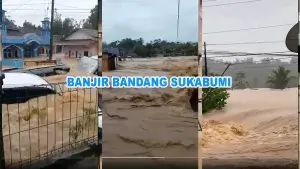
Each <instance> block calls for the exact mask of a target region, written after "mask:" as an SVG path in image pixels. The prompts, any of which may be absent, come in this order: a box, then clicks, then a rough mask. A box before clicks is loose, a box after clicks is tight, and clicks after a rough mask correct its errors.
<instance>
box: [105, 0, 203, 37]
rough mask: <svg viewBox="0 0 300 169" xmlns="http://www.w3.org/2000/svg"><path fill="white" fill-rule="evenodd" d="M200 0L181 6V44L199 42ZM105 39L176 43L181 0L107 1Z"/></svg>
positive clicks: (192, 0)
mask: <svg viewBox="0 0 300 169" xmlns="http://www.w3.org/2000/svg"><path fill="white" fill-rule="evenodd" d="M197 10H198V6H197V0H185V1H181V4H180V26H179V40H180V41H194V42H195V41H197V39H198V38H197V35H198V34H197V30H198V26H197V20H198V19H197ZM102 14H103V21H102V24H103V39H104V41H107V42H110V41H115V40H120V39H122V38H133V39H135V38H140V37H142V38H143V39H144V40H145V41H151V40H154V39H158V38H160V39H165V40H170V41H176V34H177V29H176V27H177V0H163V1H161V0H152V1H148V0H123V1H121V0H103V12H102Z"/></svg>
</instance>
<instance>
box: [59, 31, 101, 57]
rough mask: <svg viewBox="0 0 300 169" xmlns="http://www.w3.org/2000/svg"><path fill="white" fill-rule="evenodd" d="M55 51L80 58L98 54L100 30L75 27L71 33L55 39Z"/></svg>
mask: <svg viewBox="0 0 300 169" xmlns="http://www.w3.org/2000/svg"><path fill="white" fill-rule="evenodd" d="M53 45H54V46H53V47H54V52H53V53H64V55H65V56H67V57H74V58H78V57H81V56H93V55H97V54H98V32H97V30H92V29H82V28H78V29H75V30H74V31H73V32H72V33H70V34H69V35H67V36H65V37H63V38H61V39H59V40H55V42H54V44H53Z"/></svg>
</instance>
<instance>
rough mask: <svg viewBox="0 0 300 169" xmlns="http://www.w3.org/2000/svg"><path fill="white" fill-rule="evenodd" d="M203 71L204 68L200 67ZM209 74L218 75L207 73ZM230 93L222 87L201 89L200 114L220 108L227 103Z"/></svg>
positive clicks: (211, 74)
mask: <svg viewBox="0 0 300 169" xmlns="http://www.w3.org/2000/svg"><path fill="white" fill-rule="evenodd" d="M202 72H204V68H203V69H202ZM209 76H219V75H218V74H215V73H209ZM229 97H230V94H229V93H228V92H227V89H224V88H203V89H202V114H205V113H209V112H210V111H212V110H221V109H223V108H224V107H225V106H226V104H227V99H228V98H229Z"/></svg>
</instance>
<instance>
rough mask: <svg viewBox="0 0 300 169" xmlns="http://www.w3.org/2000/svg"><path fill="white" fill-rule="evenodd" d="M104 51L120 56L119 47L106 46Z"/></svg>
mask: <svg viewBox="0 0 300 169" xmlns="http://www.w3.org/2000/svg"><path fill="white" fill-rule="evenodd" d="M103 53H109V54H113V55H117V56H120V51H119V49H118V48H113V47H108V48H104V49H103Z"/></svg>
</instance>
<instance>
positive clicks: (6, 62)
mask: <svg viewBox="0 0 300 169" xmlns="http://www.w3.org/2000/svg"><path fill="white" fill-rule="evenodd" d="M2 65H3V66H4V67H13V68H24V60H23V59H3V60H2Z"/></svg>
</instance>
